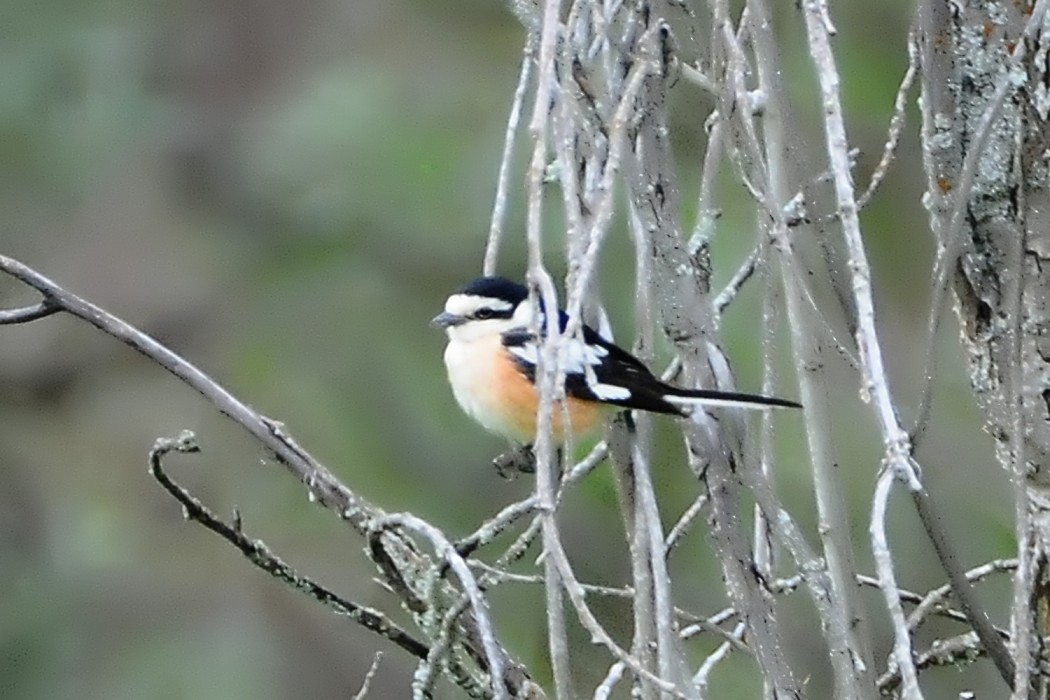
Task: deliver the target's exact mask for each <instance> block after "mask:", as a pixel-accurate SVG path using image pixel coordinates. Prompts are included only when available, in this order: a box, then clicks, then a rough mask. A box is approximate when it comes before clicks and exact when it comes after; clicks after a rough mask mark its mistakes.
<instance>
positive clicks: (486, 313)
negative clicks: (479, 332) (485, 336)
mask: <svg viewBox="0 0 1050 700" xmlns="http://www.w3.org/2000/svg"><path fill="white" fill-rule="evenodd" d="M495 316H496V312H495V311H493V310H492V309H478V310H477V311H475V312H474V318H476V319H477V320H479V321H484V320H486V319H489V318H494V317H495Z"/></svg>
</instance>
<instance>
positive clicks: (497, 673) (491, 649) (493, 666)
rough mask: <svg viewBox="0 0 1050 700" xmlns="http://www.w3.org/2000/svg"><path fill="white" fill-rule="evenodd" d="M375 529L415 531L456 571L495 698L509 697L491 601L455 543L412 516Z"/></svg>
mask: <svg viewBox="0 0 1050 700" xmlns="http://www.w3.org/2000/svg"><path fill="white" fill-rule="evenodd" d="M372 528H373V529H374V531H376V532H383V531H385V530H388V529H390V528H402V529H405V530H410V531H412V532H415V533H417V534H419V535H421V536H423V537H425V538H426V539H428V540H429V541H430V543H431V545H433V547H434V551H435V552H436V553H437V555H438V556H439V557H440V558H441V559H443V560H444V561H445V562H447V563H448V565H449V566H450V567H451V569H452V571H454V572H455V574H456V577H457V578H458V579H459V583H460V585H461V586H462V587H463V591H464V593H466V595H467V596H468V597H469V599H470V607H471V611H472V612H473V616H474V621H475V622H476V624H477V627H478V633H479V634H480V636H481V643H482V649H483V650H484V653H485V662H486V664H487V666H488V672H489V675H490V677H491V678H492V696H493V698H495V700H503V699H504V698H506V697H507V691H506V688H505V687H504V683H503V678H504V651H503V649H502V648H501V647H500V646H499V644H498V643H497V641H496V635H495V633H494V632H493V629H492V621H491V620H490V618H489V610H488V602H487V601H486V600H485V595H484V594H483V593H482V592H481V588H480V587H479V586H478V582H477V580H476V579H475V578H474V574H473V573H472V572H471V570H470V567H469V566H467V562H466V560H465V559H463V557H461V556H460V555H459V554H458V553H457V552H456V548H455V547H454V546H453V545H452V543H451V542H450V541H449V540H448V538H447V537H445V535H444V533H442V532H441V531H440V530H438V529H437V528H436V527H434V526H433V525H431V524H430V523H428V522H426V521H424V520H423V519H422V518H418V517H416V516H414V515H412V514H410V513H393V514H390V515H385V516H383V517H380V518H376V519H375V520H374V521H373V522H372Z"/></svg>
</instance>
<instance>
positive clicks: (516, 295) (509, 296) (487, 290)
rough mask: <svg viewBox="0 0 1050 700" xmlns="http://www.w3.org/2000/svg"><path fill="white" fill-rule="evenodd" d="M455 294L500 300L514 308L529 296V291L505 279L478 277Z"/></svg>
mask: <svg viewBox="0 0 1050 700" xmlns="http://www.w3.org/2000/svg"><path fill="white" fill-rule="evenodd" d="M455 293H456V294H464V295H468V296H473V297H479V298H482V299H499V300H500V301H505V302H507V303H508V304H511V305H512V306H517V305H518V304H520V303H521V302H523V301H525V299H526V298H528V296H529V290H528V289H526V288H525V286H524V285H521V284H518V283H517V282H511V281H510V280H508V279H505V278H503V277H478V278H477V279H476V280H474V281H472V282H469V283H468V284H465V285H463V286H462V287H460V288H459V289H457V290H456V292H455Z"/></svg>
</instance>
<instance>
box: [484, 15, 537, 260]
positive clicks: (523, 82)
mask: <svg viewBox="0 0 1050 700" xmlns="http://www.w3.org/2000/svg"><path fill="white" fill-rule="evenodd" d="M535 54H536V40H535V36H534V35H530V36H529V40H528V41H527V42H526V44H525V51H524V55H523V56H522V57H521V70H520V72H519V74H518V87H517V88H516V89H515V90H514V102H513V103H512V104H511V108H510V116H509V117H507V131H506V134H505V135H504V138H503V157H502V158H501V159H500V164H499V177H498V179H497V181H496V197H495V199H494V201H493V203H492V222H491V224H489V237H488V243H487V244H486V245H485V262H484V265H483V267H482V270H483V272H484V274H486V275H494V274H496V269H497V265H498V263H499V247H500V241H501V239H502V237H503V222H504V221H505V220H506V217H507V193H508V192H509V191H510V166H511V163H512V161H513V160H514V139H515V137H516V136H517V134H518V125H519V123H520V122H521V112H522V106H523V105H524V103H525V93H526V91H527V89H528V86H529V76H530V74H531V72H532V71H531V69H532V62H533V61H534V60H535V59H536V56H535Z"/></svg>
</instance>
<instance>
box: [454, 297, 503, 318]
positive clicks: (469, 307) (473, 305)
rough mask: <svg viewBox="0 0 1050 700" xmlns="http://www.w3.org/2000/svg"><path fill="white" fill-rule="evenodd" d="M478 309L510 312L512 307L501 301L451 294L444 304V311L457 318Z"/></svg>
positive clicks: (491, 298) (492, 298)
mask: <svg viewBox="0 0 1050 700" xmlns="http://www.w3.org/2000/svg"><path fill="white" fill-rule="evenodd" d="M480 308H486V309H492V310H493V311H510V310H511V309H513V308H514V305H513V304H511V303H510V302H508V301H504V300H503V299H496V298H494V297H479V296H476V295H474V294H453V295H452V296H450V297H449V298H448V301H446V302H445V311H446V312H448V313H450V314H456V315H457V316H470V315H471V314H472V313H474V312H475V311H477V310H478V309H480Z"/></svg>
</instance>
